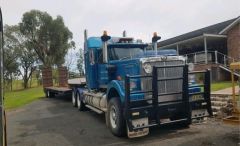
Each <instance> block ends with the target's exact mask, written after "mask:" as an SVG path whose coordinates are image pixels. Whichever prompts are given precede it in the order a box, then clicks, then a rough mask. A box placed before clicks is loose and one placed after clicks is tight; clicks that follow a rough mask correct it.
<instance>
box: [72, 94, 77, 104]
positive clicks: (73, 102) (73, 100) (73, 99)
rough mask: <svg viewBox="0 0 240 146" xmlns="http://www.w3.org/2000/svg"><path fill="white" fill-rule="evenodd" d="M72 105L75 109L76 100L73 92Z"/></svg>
mask: <svg viewBox="0 0 240 146" xmlns="http://www.w3.org/2000/svg"><path fill="white" fill-rule="evenodd" d="M72 104H73V107H77V98H76V94H75V92H74V90H73V91H72Z"/></svg>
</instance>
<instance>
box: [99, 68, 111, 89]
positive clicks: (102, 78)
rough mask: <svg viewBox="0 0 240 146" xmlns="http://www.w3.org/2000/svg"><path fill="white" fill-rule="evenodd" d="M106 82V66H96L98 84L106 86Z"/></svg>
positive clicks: (107, 80) (107, 79)
mask: <svg viewBox="0 0 240 146" xmlns="http://www.w3.org/2000/svg"><path fill="white" fill-rule="evenodd" d="M108 82H109V78H108V71H107V64H98V84H99V85H107V84H108Z"/></svg>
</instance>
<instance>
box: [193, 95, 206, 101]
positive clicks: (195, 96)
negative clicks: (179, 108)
mask: <svg viewBox="0 0 240 146" xmlns="http://www.w3.org/2000/svg"><path fill="white" fill-rule="evenodd" d="M191 99H192V101H198V100H203V99H204V98H203V96H202V95H193V96H191Z"/></svg>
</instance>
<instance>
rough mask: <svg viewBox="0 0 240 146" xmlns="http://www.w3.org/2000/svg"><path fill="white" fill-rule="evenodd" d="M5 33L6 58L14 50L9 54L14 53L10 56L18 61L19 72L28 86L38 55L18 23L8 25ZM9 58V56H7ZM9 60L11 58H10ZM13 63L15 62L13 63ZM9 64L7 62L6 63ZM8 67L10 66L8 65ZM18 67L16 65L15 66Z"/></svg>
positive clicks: (24, 84)
mask: <svg viewBox="0 0 240 146" xmlns="http://www.w3.org/2000/svg"><path fill="white" fill-rule="evenodd" d="M5 32H6V33H5V35H6V36H7V37H6V38H7V42H8V43H7V44H6V48H8V52H6V54H5V55H4V56H5V58H6V57H8V56H7V55H8V53H9V52H12V53H11V54H9V55H13V56H11V57H9V58H12V60H14V61H16V62H17V65H18V66H17V70H18V73H19V74H20V75H21V76H22V78H23V86H24V88H27V87H28V81H29V79H30V78H31V76H32V73H33V71H34V70H35V67H34V64H35V63H36V62H37V56H36V53H35V52H34V50H33V49H32V48H31V47H32V46H31V45H29V44H28V42H27V41H26V40H27V39H26V38H25V37H24V35H22V33H21V32H20V28H19V26H18V25H15V26H6V31H5ZM6 59H7V58H6ZM8 60H9V59H8ZM11 64H13V63H11ZM5 65H6V66H7V62H6V63H5ZM7 67H8V66H7ZM15 67H16V66H15Z"/></svg>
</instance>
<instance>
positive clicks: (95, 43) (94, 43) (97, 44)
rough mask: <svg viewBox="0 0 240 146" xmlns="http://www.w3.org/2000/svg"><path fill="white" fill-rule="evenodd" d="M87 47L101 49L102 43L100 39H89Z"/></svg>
mask: <svg viewBox="0 0 240 146" xmlns="http://www.w3.org/2000/svg"><path fill="white" fill-rule="evenodd" d="M87 47H88V48H92V49H94V48H95V49H97V48H101V47H102V41H101V38H100V37H90V38H88V40H87Z"/></svg>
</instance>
